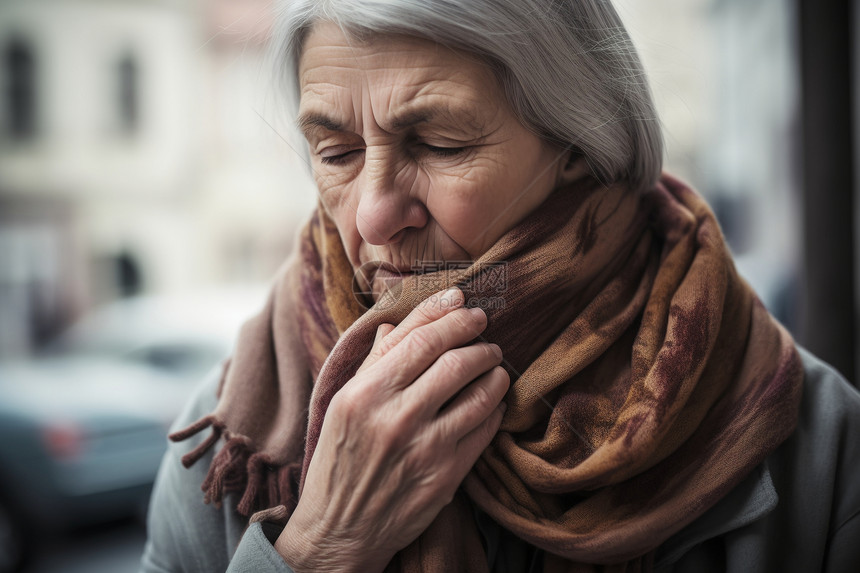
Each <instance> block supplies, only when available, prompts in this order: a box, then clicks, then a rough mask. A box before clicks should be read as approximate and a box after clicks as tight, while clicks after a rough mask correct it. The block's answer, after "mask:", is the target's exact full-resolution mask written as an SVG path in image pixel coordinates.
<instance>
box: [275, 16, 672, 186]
mask: <svg viewBox="0 0 860 573" xmlns="http://www.w3.org/2000/svg"><path fill="white" fill-rule="evenodd" d="M323 20H325V21H331V22H334V23H335V24H337V25H338V26H340V27H341V28H342V29H343V30H344V32H348V33H349V34H350V35H352V36H354V37H356V38H362V37H368V36H372V35H374V34H406V35H410V36H416V37H422V38H425V39H429V40H432V41H435V42H438V43H440V44H443V45H448V46H451V47H454V48H458V49H463V50H466V51H468V52H472V53H474V54H476V55H478V56H479V57H481V58H482V59H483V60H485V61H486V62H487V63H488V64H489V65H490V66H491V68H492V69H493V70H494V71H495V72H496V74H497V77H498V78H499V80H500V83H501V86H502V87H503V89H504V91H505V94H506V96H507V99H508V102H509V103H510V105H511V107H512V109H513V110H514V112H515V113H516V114H517V116H518V117H519V119H520V121H521V122H522V123H523V125H524V126H525V127H526V128H528V129H530V130H531V131H533V132H534V133H536V134H537V135H538V136H540V137H542V138H544V139H546V140H549V141H552V142H554V143H557V144H559V145H561V146H562V147H566V148H569V149H573V150H574V151H576V152H577V153H581V154H583V155H584V156H585V158H586V160H587V161H588V163H589V165H590V168H591V170H592V172H593V174H594V175H595V176H596V177H597V178H598V179H599V180H600V181H602V182H604V183H611V182H615V181H624V180H626V181H628V182H629V183H630V185H631V187H632V188H633V189H636V190H642V189H646V188H648V187H650V186H651V185H653V184H654V183H655V182H656V181H657V179H658V177H659V176H660V172H661V169H662V163H663V136H662V132H661V129H660V122H659V120H658V118H657V112H656V109H655V106H654V103H653V100H652V98H651V91H650V89H649V87H648V83H647V79H646V77H645V73H644V70H643V68H642V63H641V62H640V60H639V57H638V55H637V53H636V49H635V47H634V46H633V43H632V41H631V39H630V36H629V35H628V33H627V30H626V29H625V28H624V25H623V24H622V22H621V19H620V18H619V16H618V13H617V12H616V11H615V8H614V7H613V6H612V3H611V2H610V0H286V2H285V3H283V4H282V5H281V6H280V8H279V11H278V14H277V19H276V25H275V30H274V35H273V38H272V44H271V46H272V49H273V52H272V56H273V57H274V63H275V65H276V69H275V74H276V75H275V79H276V81H277V82H278V83H279V84H280V86H281V87H283V88H285V89H286V94H285V95H286V98H287V100H288V102H289V105H290V107H291V111H292V112H294V115H295V113H296V112H297V111H298V102H299V86H298V77H297V76H298V63H299V58H300V57H301V53H302V45H303V42H304V39H305V37H306V35H307V33H308V31H309V30H310V28H311V27H312V26H313V24H314V23H315V22H317V21H323Z"/></svg>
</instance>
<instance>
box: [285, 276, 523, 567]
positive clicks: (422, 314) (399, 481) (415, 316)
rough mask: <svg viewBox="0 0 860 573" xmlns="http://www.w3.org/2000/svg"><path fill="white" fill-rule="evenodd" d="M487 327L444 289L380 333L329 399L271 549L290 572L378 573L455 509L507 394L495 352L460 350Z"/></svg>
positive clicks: (491, 347)
mask: <svg viewBox="0 0 860 573" xmlns="http://www.w3.org/2000/svg"><path fill="white" fill-rule="evenodd" d="M486 326H487V317H486V315H485V314H484V312H483V311H482V310H480V309H466V308H463V294H462V293H461V292H460V291H459V290H458V289H451V290H450V291H447V292H445V293H438V294H436V295H433V296H431V297H429V298H428V299H427V300H425V301H424V302H423V303H421V304H420V305H419V306H418V307H417V308H415V309H414V310H413V311H412V312H411V313H410V314H409V316H407V317H406V318H405V319H404V320H403V322H402V323H401V324H400V325H398V326H397V327H394V326H392V325H390V324H383V325H381V326H380V327H379V330H378V331H377V335H376V340H375V341H374V344H373V348H372V350H371V352H370V355H369V356H368V357H367V359H366V360H365V361H364V363H363V364H362V366H361V368H359V370H358V372H357V373H356V375H355V377H354V378H352V379H351V380H350V381H349V382H348V383H347V384H346V385H344V387H343V388H342V389H341V390H340V391H339V392H338V393H337V394H336V395H335V396H334V398H333V399H332V402H331V405H330V406H329V409H328V412H327V413H326V417H325V420H324V422H323V427H322V431H321V433H320V438H319V443H318V444H317V447H316V451H315V453H314V456H313V459H312V460H311V463H310V466H309V468H308V473H307V477H306V479H305V485H304V490H303V491H302V496H301V498H300V500H299V503H298V506H297V507H296V510H295V511H294V512H293V515H292V517H291V518H290V521H289V523H287V526H286V527H285V528H284V531H283V533H282V534H281V536H280V537H279V538H278V540H277V542H276V544H275V548H276V549H277V550H278V552H279V553H280V554H281V555H282V556H283V557H284V559H285V560H286V561H287V563H288V564H289V565H290V566H291V567H292V568H293V569H294V570H295V571H297V572H300V571H311V570H314V571H319V570H325V571H381V570H382V569H383V568H384V567H385V565H386V564H387V563H388V562H389V561H390V560H391V558H392V557H393V556H394V554H395V553H396V552H397V551H399V550H400V549H402V548H403V547H405V546H406V545H408V544H409V543H410V542H412V541H413V540H414V539H415V538H416V537H418V536H419V535H420V534H421V532H423V531H424V530H425V529H426V528H427V526H429V525H430V523H431V522H432V521H433V519H434V518H435V517H436V515H437V514H438V513H439V511H440V510H441V509H442V508H443V507H444V506H445V505H446V504H448V503H450V502H451V500H452V499H453V496H454V493H455V491H456V490H457V487H458V486H459V485H460V483H461V482H462V480H463V478H464V477H465V476H466V473H468V471H469V469H470V468H471V467H472V465H473V464H474V463H475V460H477V458H478V456H479V455H480V453H481V452H482V451H483V450H484V448H486V447H487V445H488V444H489V443H490V441H491V440H492V438H493V436H494V435H495V434H496V432H497V431H498V428H499V425H500V423H501V419H502V414H503V413H504V406H503V403H501V400H502V398H503V397H504V395H505V393H506V392H507V390H508V386H509V384H510V380H509V378H508V375H507V372H505V370H504V369H503V368H502V367H500V366H499V364H500V363H501V361H502V353H501V350H500V349H499V347H498V346H497V345H495V344H487V343H475V344H470V345H468V346H464V345H466V344H467V343H469V342H470V341H471V340H472V339H474V338H475V337H476V336H477V335H478V334H480V333H481V332H483V330H484V329H485V328H486ZM461 390H462V392H461ZM455 396H456V397H455ZM452 398H454V399H453V400H452V401H451V402H450V403H448V402H449V400H451V399H452ZM443 406H444V408H443Z"/></svg>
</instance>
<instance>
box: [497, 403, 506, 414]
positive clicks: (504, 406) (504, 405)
mask: <svg viewBox="0 0 860 573" xmlns="http://www.w3.org/2000/svg"><path fill="white" fill-rule="evenodd" d="M499 410H501V412H502V414H504V413H505V412H507V411H508V405H507V404H506V403H504V402H499Z"/></svg>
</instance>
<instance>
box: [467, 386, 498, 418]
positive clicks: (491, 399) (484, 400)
mask: <svg viewBox="0 0 860 573" xmlns="http://www.w3.org/2000/svg"><path fill="white" fill-rule="evenodd" d="M472 403H473V404H474V405H475V407H476V408H479V409H480V410H482V411H488V410H492V409H493V408H495V407H496V404H497V403H498V399H497V398H496V397H495V396H493V394H492V392H490V390H489V389H488V388H487V386H486V385H485V384H479V385H476V386H475V387H474V391H473V392H472Z"/></svg>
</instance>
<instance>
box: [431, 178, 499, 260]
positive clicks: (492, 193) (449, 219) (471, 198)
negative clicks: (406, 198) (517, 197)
mask: <svg viewBox="0 0 860 573" xmlns="http://www.w3.org/2000/svg"><path fill="white" fill-rule="evenodd" d="M499 175H500V174H499V173H498V172H497V169H496V166H495V164H494V163H491V162H482V164H479V165H470V166H468V168H466V169H462V170H452V171H451V172H449V173H445V174H444V175H437V176H435V177H431V182H430V184H431V187H430V193H429V194H428V196H427V209H428V210H429V212H430V214H431V216H432V217H433V219H434V220H435V221H436V223H437V224H438V225H439V226H440V227H441V229H442V230H443V232H444V233H445V234H446V235H448V236H449V237H450V238H451V240H453V241H454V242H455V243H457V244H458V245H459V246H460V247H462V248H463V249H465V250H466V251H467V252H468V253H469V254H470V255H472V256H473V257H474V256H475V255H476V254H477V255H479V254H480V252H477V253H476V249H478V250H480V244H479V243H481V242H482V240H483V238H484V237H485V236H486V235H487V229H488V228H489V227H490V226H492V225H493V221H494V220H495V219H496V218H497V217H498V214H499V212H500V211H502V210H503V209H504V203H503V201H500V196H499V195H498V186H499V185H500V184H501V180H502V179H503V177H499Z"/></svg>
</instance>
